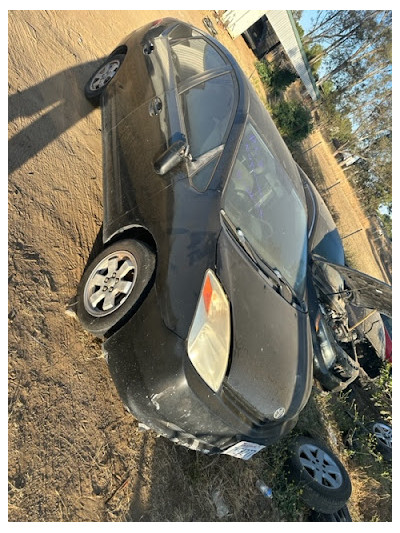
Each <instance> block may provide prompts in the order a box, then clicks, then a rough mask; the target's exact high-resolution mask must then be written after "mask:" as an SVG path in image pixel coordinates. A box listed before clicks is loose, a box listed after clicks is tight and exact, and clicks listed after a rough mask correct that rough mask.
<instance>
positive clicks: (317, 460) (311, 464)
mask: <svg viewBox="0 0 400 533" xmlns="http://www.w3.org/2000/svg"><path fill="white" fill-rule="evenodd" d="M299 459H300V463H301V465H302V466H303V467H304V469H305V470H306V471H307V472H308V474H309V475H310V476H311V477H312V478H313V480H314V481H316V482H317V483H319V484H320V485H322V486H323V487H326V488H328V489H329V488H331V489H337V488H339V487H340V486H341V485H342V481H343V479H342V474H341V472H340V469H339V467H338V465H337V464H336V463H335V461H334V460H333V459H332V458H331V457H330V456H329V455H328V454H327V453H326V452H325V451H324V450H321V449H320V448H318V447H317V446H315V445H313V444H303V445H302V446H300V448H299Z"/></svg>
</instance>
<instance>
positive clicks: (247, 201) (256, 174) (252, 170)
mask: <svg viewBox="0 0 400 533" xmlns="http://www.w3.org/2000/svg"><path fill="white" fill-rule="evenodd" d="M223 207H224V210H225V212H226V214H227V215H228V217H229V218H230V220H231V221H232V222H233V224H234V225H235V226H236V227H237V228H240V229H241V230H242V231H243V233H244V234H245V236H246V239H247V240H248V241H249V243H250V244H251V246H252V247H253V248H254V249H255V250H256V252H257V254H258V255H259V256H260V257H261V258H262V259H263V260H264V261H265V262H266V263H267V264H268V265H269V266H270V267H271V268H273V269H277V270H278V271H279V272H280V273H281V275H282V276H283V278H284V279H285V280H286V281H287V283H288V284H289V285H290V286H291V287H292V289H293V290H294V291H295V292H296V294H297V295H298V296H302V295H303V293H304V287H305V276H306V265H307V214H306V209H305V207H304V204H303V202H302V201H301V199H300V198H299V196H298V194H297V191H296V189H295V187H294V185H293V183H292V181H291V179H290V178H289V176H288V174H287V173H286V171H285V169H284V168H283V166H282V165H281V164H280V162H279V161H278V160H277V159H276V158H275V157H274V156H273V155H272V153H271V152H270V150H269V149H268V147H267V146H266V144H265V143H264V141H263V140H262V139H261V137H260V136H259V135H258V133H257V132H256V130H255V128H254V127H253V126H252V124H250V123H248V124H247V126H246V129H245V133H244V136H243V139H242V141H241V143H240V147H239V150H238V154H237V157H236V159H235V162H234V164H233V169H232V172H231V175H230V177H229V180H228V183H227V186H226V189H225V193H224V206H223Z"/></svg>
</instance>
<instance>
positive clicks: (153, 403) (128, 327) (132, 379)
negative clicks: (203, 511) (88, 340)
mask: <svg viewBox="0 0 400 533" xmlns="http://www.w3.org/2000/svg"><path fill="white" fill-rule="evenodd" d="M103 349H104V352H105V355H106V359H107V361H108V365H109V368H110V372H111V375H112V378H113V380H114V383H115V385H116V388H117V390H118V392H119V395H120V396H121V399H122V401H123V402H124V404H125V405H126V407H127V408H128V409H129V411H130V412H131V413H132V414H133V415H134V416H135V418H137V420H138V421H140V422H141V423H143V424H145V425H146V426H148V427H150V428H151V429H153V430H155V431H156V432H157V433H158V434H160V435H163V436H165V437H167V438H169V439H171V440H172V441H175V442H179V443H180V444H182V445H185V446H188V447H190V448H192V449H196V450H200V451H203V452H205V453H210V454H214V453H221V452H223V451H224V450H226V449H227V448H229V447H230V446H232V445H233V444H235V443H237V442H240V441H243V440H244V441H248V442H254V443H257V444H262V445H269V444H272V443H273V442H275V441H277V440H279V439H280V438H281V437H282V436H284V435H285V434H286V433H288V432H289V431H290V430H291V429H292V428H293V427H294V425H295V424H296V421H297V416H296V417H292V418H290V419H286V418H283V419H281V420H279V421H269V420H268V421H265V420H258V419H257V415H256V413H255V412H253V410H252V408H251V406H249V405H246V403H245V402H244V401H243V400H242V399H241V398H240V397H239V396H238V395H237V394H236V393H235V391H233V390H232V389H231V388H230V387H229V386H228V385H227V384H226V383H224V384H223V386H222V387H221V390H220V391H218V392H217V393H214V392H213V391H212V390H211V389H210V388H209V387H208V386H207V385H206V384H205V383H204V382H203V380H202V379H201V378H200V376H199V375H198V374H197V372H196V371H195V369H194V368H193V366H192V364H191V362H190V360H189V358H188V357H187V353H186V343H185V341H184V340H183V339H181V338H180V337H178V336H177V335H176V334H175V333H173V332H172V331H170V330H169V329H168V328H167V327H166V326H165V324H164V322H163V320H162V317H161V313H160V309H159V305H158V301H157V292H156V287H155V286H153V288H152V289H151V291H150V292H149V294H148V296H147V297H146V299H145V301H144V302H143V304H142V305H141V307H140V308H139V310H138V311H137V312H136V313H135V315H133V316H132V317H131V318H130V319H129V320H128V322H127V323H126V324H125V325H124V326H123V327H122V328H121V329H119V330H118V331H117V332H115V333H114V334H113V335H112V336H111V337H109V338H108V339H107V340H106V341H105V342H104V346H103Z"/></svg>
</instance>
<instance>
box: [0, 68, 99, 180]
mask: <svg viewBox="0 0 400 533" xmlns="http://www.w3.org/2000/svg"><path fill="white" fill-rule="evenodd" d="M103 61H104V58H102V59H99V60H98V61H90V62H87V63H82V64H80V65H77V66H75V67H72V68H70V69H67V70H63V71H61V72H59V73H57V74H55V75H54V76H51V77H50V78H47V79H45V80H43V81H42V82H40V83H38V84H36V85H33V86H32V87H29V88H27V89H25V90H23V91H18V92H16V93H14V94H11V95H10V96H9V98H8V122H9V123H13V122H16V123H22V124H23V123H24V119H29V123H28V124H27V125H26V126H25V127H23V128H22V129H20V130H19V131H18V132H17V133H15V135H13V136H11V138H10V140H9V143H8V164H9V174H11V173H12V172H14V171H15V170H17V169H18V168H19V167H21V166H22V165H23V164H24V163H26V162H27V161H29V160H30V159H31V158H33V157H34V156H35V155H36V154H38V153H39V152H40V151H41V150H42V149H43V148H45V147H46V146H48V145H49V144H50V143H51V142H52V141H54V140H55V139H57V138H58V137H59V136H60V135H62V134H63V133H64V132H65V131H67V130H68V129H69V128H71V127H72V126H73V125H74V124H76V123H77V122H78V121H80V120H81V119H82V118H84V117H86V116H87V115H89V114H90V113H91V112H92V111H93V106H92V105H91V104H90V103H89V102H88V101H87V100H86V99H85V97H84V92H83V88H84V86H85V83H86V81H87V80H88V79H89V76H90V75H91V74H92V73H93V72H94V71H95V69H96V68H97V67H98V66H99V65H100V64H101V63H102V62H103ZM35 115H36V116H37V117H36V118H34V117H35ZM17 121H18V122H17ZM11 131H12V130H11V129H10V132H11Z"/></svg>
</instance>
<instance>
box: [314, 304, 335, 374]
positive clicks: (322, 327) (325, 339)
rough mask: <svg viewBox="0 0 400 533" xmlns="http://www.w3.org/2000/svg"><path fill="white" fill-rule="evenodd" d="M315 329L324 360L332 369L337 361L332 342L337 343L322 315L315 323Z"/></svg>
mask: <svg viewBox="0 0 400 533" xmlns="http://www.w3.org/2000/svg"><path fill="white" fill-rule="evenodd" d="M315 329H316V331H317V336H318V340H319V345H320V348H321V354H322V358H323V360H324V363H325V365H326V367H327V368H330V367H331V366H332V365H333V363H334V361H335V359H336V352H335V350H334V348H333V346H332V341H333V342H335V341H334V340H333V339H332V338H331V336H332V334H331V333H330V331H329V330H328V326H327V324H326V322H325V319H324V318H323V317H322V315H321V314H319V315H318V317H317V320H316V321H315Z"/></svg>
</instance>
